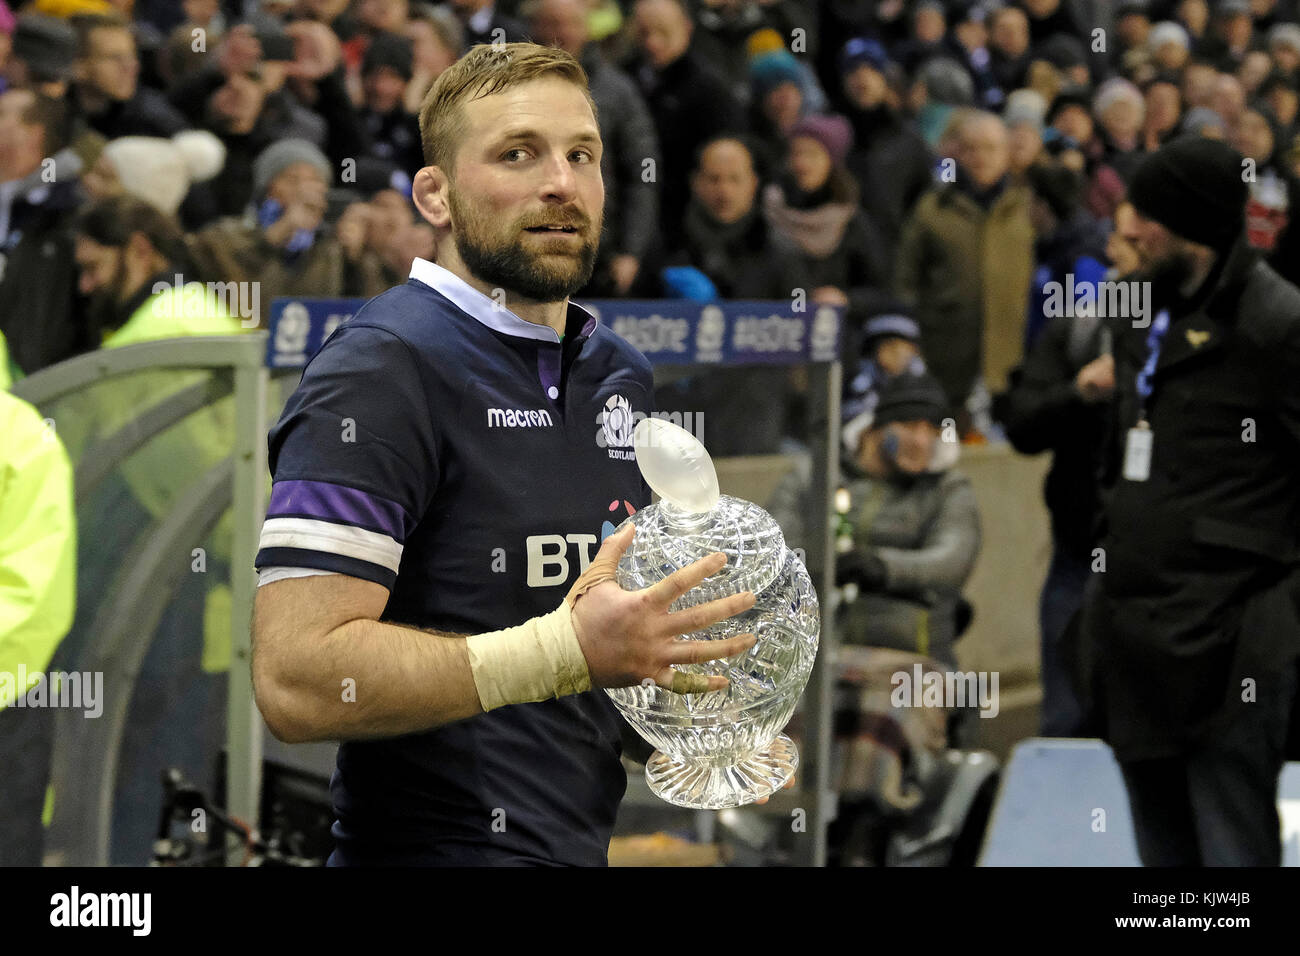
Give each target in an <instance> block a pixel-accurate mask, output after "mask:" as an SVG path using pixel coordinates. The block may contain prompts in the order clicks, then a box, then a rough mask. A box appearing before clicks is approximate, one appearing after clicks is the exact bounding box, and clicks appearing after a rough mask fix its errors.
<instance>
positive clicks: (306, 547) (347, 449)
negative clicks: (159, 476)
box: [256, 326, 439, 591]
mask: <svg viewBox="0 0 1300 956" xmlns="http://www.w3.org/2000/svg"><path fill="white" fill-rule="evenodd" d="M435 432H436V427H435V423H434V421H433V416H432V415H431V414H430V409H429V399H428V395H427V392H426V390H425V388H424V384H423V382H422V380H421V376H420V369H419V365H418V362H417V357H416V355H415V353H414V352H413V350H412V349H411V348H410V346H409V345H408V344H407V343H406V342H404V341H403V340H402V339H401V338H399V337H398V336H396V335H394V334H393V333H391V332H388V331H386V330H384V329H380V328H375V327H373V326H344V327H343V328H340V329H339V330H338V331H337V332H335V334H334V335H332V336H331V337H330V339H329V341H328V342H327V343H326V344H325V346H324V347H323V348H322V349H321V350H320V352H318V353H317V354H316V356H315V357H314V358H313V359H312V361H311V362H310V363H309V364H308V366H307V368H306V370H305V371H304V372H303V377H302V381H301V383H300V384H299V386H298V388H297V390H296V391H295V392H294V393H293V395H292V397H291V398H290V399H289V401H288V403H287V404H286V406H285V409H284V412H283V414H282V415H281V416H280V420H279V421H278V422H277V423H276V425H275V426H274V427H273V428H272V429H271V432H270V437H269V457H268V461H269V463H270V468H271V475H272V479H273V483H272V486H271V503H270V505H269V507H268V508H267V513H266V521H265V523H264V524H263V526H262V535H261V540H260V542H259V550H258V553H257V561H256V565H257V567H258V569H259V570H260V569H262V568H269V567H277V568H310V569H315V570H318V571H329V572H336V573H341V574H347V575H351V576H352V577H357V578H362V579H364V580H367V581H374V582H375V583H377V584H381V585H383V586H384V587H386V588H388V589H389V590H390V591H391V590H392V588H393V585H394V583H395V582H396V580H397V571H398V567H399V566H400V564H401V560H402V549H403V547H404V545H405V543H406V539H407V536H408V535H409V534H410V533H411V532H412V531H413V530H414V528H415V526H416V525H417V524H418V522H419V521H420V519H421V517H422V516H423V514H424V510H425V507H426V504H427V502H428V501H429V500H430V498H431V497H432V495H433V492H434V489H435V488H436V487H437V485H438V480H439V469H438V455H437V438H436V433H435Z"/></svg>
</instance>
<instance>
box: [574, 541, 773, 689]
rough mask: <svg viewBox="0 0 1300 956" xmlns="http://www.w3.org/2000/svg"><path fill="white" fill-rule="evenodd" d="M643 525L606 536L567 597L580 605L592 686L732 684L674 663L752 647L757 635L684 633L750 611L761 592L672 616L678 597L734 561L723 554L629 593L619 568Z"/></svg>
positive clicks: (577, 627) (578, 620)
mask: <svg viewBox="0 0 1300 956" xmlns="http://www.w3.org/2000/svg"><path fill="white" fill-rule="evenodd" d="M635 530H636V529H635V526H634V525H632V524H630V523H629V524H628V525H626V526H625V527H623V528H621V529H620V530H619V531H617V532H615V533H614V534H611V535H610V536H609V537H608V538H606V539H605V541H604V543H603V544H602V545H601V548H600V551H599V552H597V554H596V557H595V560H593V561H592V562H591V564H590V565H589V566H588V567H587V570H586V571H584V572H583V573H582V575H581V576H580V577H579V578H578V580H577V582H575V583H574V585H573V589H572V590H571V591H570V592H569V594H568V596H567V597H566V598H565V601H566V602H567V603H568V604H569V606H570V607H571V608H572V613H573V628H574V631H576V632H577V635H578V643H579V645H581V647H582V653H583V656H585V657H586V659H587V668H588V670H589V671H590V672H591V683H592V686H594V687H630V686H632V685H635V684H640V683H642V682H643V681H645V680H647V679H653V680H654V682H655V683H656V684H658V685H659V686H660V687H666V688H670V689H671V690H673V691H675V692H676V693H679V694H697V693H703V692H705V691H712V690H724V689H726V687H727V679H726V678H725V677H721V676H708V677H706V676H704V675H697V674H683V673H681V672H679V671H676V670H674V669H673V668H672V667H671V666H670V665H672V664H699V663H703V662H705V661H711V660H718V659H721V658H724V657H733V656H735V655H737V654H740V653H741V652H743V651H746V650H748V649H749V648H750V647H752V646H753V645H754V641H755V637H754V635H752V634H741V635H738V636H736V637H731V638H727V639H726V640H721V641H688V640H681V639H680V637H679V635H682V634H689V633H691V632H692V631H698V630H701V629H702V628H706V627H709V626H710V625H713V624H717V623H718V622H719V621H724V620H726V619H727V618H729V617H733V616H734V615H736V614H740V613H742V612H744V611H747V610H749V609H750V608H751V607H753V606H754V595H753V594H752V593H751V592H749V591H743V592H741V593H740V594H733V595H731V596H730V597H725V598H719V599H718V600H715V601H709V602H708V603H706V604H700V605H698V606H696V607H691V608H687V609H685V610H682V611H677V612H675V613H669V610H668V608H669V607H670V606H671V605H672V603H673V602H674V601H676V600H677V599H678V598H680V597H681V596H682V595H683V594H685V593H686V592H687V591H689V590H690V589H691V588H693V587H695V586H696V585H697V584H699V583H700V582H702V581H703V580H704V579H705V578H707V577H708V576H709V575H711V574H716V573H717V572H719V571H721V570H722V568H723V567H725V566H726V563H727V558H726V556H725V555H723V554H714V555H710V556H708V557H704V558H700V559H699V560H698V561H695V562H693V563H691V564H688V565H687V566H686V567H684V568H679V569H678V570H676V571H674V572H673V573H672V574H670V575H669V576H668V577H666V578H664V579H663V580H661V581H659V582H657V583H655V584H653V585H651V586H650V587H647V588H642V589H641V590H639V591H625V590H623V588H621V587H619V585H618V582H617V581H615V579H614V569H615V568H617V567H618V562H619V559H620V558H621V557H622V556H623V552H624V551H626V550H627V548H628V545H630V544H631V543H632V538H633V535H634V534H635Z"/></svg>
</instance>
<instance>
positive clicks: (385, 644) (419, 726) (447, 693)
mask: <svg viewBox="0 0 1300 956" xmlns="http://www.w3.org/2000/svg"><path fill="white" fill-rule="evenodd" d="M285 659H286V660H292V667H284V668H263V669H262V671H263V674H264V680H262V681H259V682H258V683H259V685H260V686H259V688H258V689H259V694H258V701H259V704H260V705H261V706H262V710H263V713H264V714H266V716H267V723H268V725H269V726H270V727H271V730H272V732H274V733H275V734H276V736H277V737H279V738H280V739H282V740H285V741H287V742H290V743H306V742H308V741H315V740H353V739H364V738H377V737H396V736H400V735H402V734H409V733H418V732H420V731H425V730H431V729H433V728H434V727H439V726H442V725H443V724H448V723H452V722H454V721H457V720H463V719H465V718H466V717H472V716H474V715H475V714H480V713H482V712H483V708H482V706H481V704H480V703H479V696H478V691H477V689H476V688H475V684H474V677H473V673H472V671H471V669H470V663H469V654H468V650H467V648H466V644H465V639H464V638H463V637H461V636H458V635H451V634H436V633H430V632H427V631H418V630H414V629H411V628H406V627H401V626H398V625H395V624H386V623H381V622H379V621H371V620H355V621H349V622H348V623H346V624H343V625H341V626H339V627H337V628H335V629H334V630H332V631H331V632H329V633H328V634H326V635H325V636H324V637H323V638H320V639H319V640H317V641H314V642H313V646H312V647H310V648H307V647H304V648H302V649H301V652H300V653H294V654H291V655H286V657H285ZM254 672H255V674H257V672H258V668H257V667H256V666H255V668H254ZM268 672H270V673H268ZM271 675H273V676H271Z"/></svg>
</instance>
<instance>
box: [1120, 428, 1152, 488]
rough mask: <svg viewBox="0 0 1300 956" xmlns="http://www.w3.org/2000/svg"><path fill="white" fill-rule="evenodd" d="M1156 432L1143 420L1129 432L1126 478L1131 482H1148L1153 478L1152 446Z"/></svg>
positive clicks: (1125, 461) (1125, 456)
mask: <svg viewBox="0 0 1300 956" xmlns="http://www.w3.org/2000/svg"><path fill="white" fill-rule="evenodd" d="M1154 438H1155V432H1153V431H1152V430H1151V426H1150V425H1148V424H1147V420H1146V419H1145V418H1143V419H1142V420H1141V421H1139V422H1138V423H1137V424H1136V425H1134V426H1133V427H1132V428H1130V429H1129V430H1128V437H1127V438H1126V439H1125V441H1124V477H1125V478H1126V479H1128V480H1129V481H1146V480H1147V479H1148V478H1150V477H1151V444H1152V441H1153V440H1154Z"/></svg>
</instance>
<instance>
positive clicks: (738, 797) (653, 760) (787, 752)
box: [645, 734, 799, 810]
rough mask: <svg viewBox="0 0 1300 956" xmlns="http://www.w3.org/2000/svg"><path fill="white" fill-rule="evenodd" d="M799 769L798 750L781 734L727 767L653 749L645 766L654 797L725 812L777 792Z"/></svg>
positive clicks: (697, 808)
mask: <svg viewBox="0 0 1300 956" xmlns="http://www.w3.org/2000/svg"><path fill="white" fill-rule="evenodd" d="M798 766H799V750H798V748H796V747H795V745H794V741H793V740H791V739H790V738H789V737H787V736H786V735H785V734H778V735H777V737H776V739H775V740H773V741H772V743H771V744H770V745H769V746H768V747H767V748H766V749H764V750H760V751H758V753H756V754H754V755H753V756H752V757H749V758H748V759H747V760H743V761H741V762H740V763H738V764H733V765H731V766H729V767H711V766H708V765H707V764H702V763H699V762H697V761H690V760H678V759H676V758H674V757H670V756H668V755H667V754H665V753H661V752H660V751H658V750H656V751H655V752H654V754H653V755H651V757H650V760H649V761H648V762H647V763H646V765H645V778H646V782H647V783H648V784H650V789H651V790H652V791H653V792H654V794H655V796H657V797H659V798H660V799H662V800H667V801H668V802H669V803H674V804H676V805H677V806H679V807H692V808H694V809H696V810H725V809H727V808H728V807H742V806H744V805H745V804H747V803H753V802H754V801H756V800H759V799H761V798H762V797H766V796H769V795H770V794H772V793H775V792H776V791H777V790H780V789H781V788H782V787H783V786H785V783H786V781H787V780H789V779H790V777H791V776H793V775H794V771H795V768H796V767H798Z"/></svg>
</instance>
